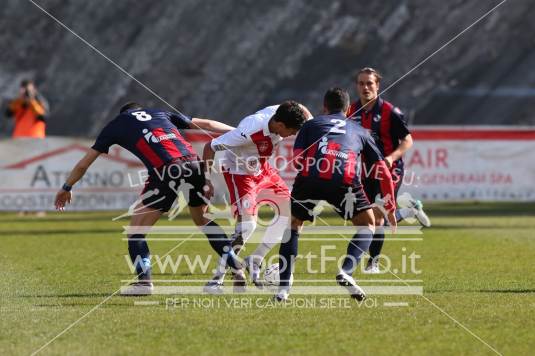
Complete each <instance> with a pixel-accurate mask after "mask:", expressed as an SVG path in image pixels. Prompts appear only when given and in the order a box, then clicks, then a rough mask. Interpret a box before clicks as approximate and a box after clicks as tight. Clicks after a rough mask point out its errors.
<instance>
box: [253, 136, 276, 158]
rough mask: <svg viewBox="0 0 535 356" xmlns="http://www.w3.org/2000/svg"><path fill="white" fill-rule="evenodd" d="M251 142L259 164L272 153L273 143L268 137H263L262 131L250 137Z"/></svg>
mask: <svg viewBox="0 0 535 356" xmlns="http://www.w3.org/2000/svg"><path fill="white" fill-rule="evenodd" d="M251 140H252V141H253V143H254V144H255V145H256V149H257V150H258V155H259V156H260V163H264V162H265V161H266V157H270V156H271V154H272V153H273V142H271V138H270V137H269V136H265V135H264V131H263V130H260V131H258V132H255V133H254V134H252V135H251Z"/></svg>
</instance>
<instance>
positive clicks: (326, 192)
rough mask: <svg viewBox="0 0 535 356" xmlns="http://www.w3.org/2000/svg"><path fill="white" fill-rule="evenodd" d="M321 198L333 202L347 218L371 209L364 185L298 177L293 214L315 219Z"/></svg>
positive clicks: (337, 210)
mask: <svg viewBox="0 0 535 356" xmlns="http://www.w3.org/2000/svg"><path fill="white" fill-rule="evenodd" d="M320 200H325V201H326V202H327V203H329V204H331V205H332V206H333V207H334V208H335V210H336V212H337V213H338V215H340V216H341V217H342V218H343V219H345V220H351V218H352V217H353V216H355V215H357V214H358V213H360V212H361V211H364V210H367V209H371V205H370V202H369V200H368V198H367V197H366V194H365V193H364V189H363V188H362V185H358V186H346V185H341V184H337V183H335V182H333V181H327V180H323V179H320V178H315V177H297V178H296V180H295V182H294V185H293V189H292V216H294V217H296V218H298V219H299V220H302V221H305V220H308V221H314V217H315V215H314V211H313V210H314V207H315V206H316V205H317V204H318V202H319V201H320Z"/></svg>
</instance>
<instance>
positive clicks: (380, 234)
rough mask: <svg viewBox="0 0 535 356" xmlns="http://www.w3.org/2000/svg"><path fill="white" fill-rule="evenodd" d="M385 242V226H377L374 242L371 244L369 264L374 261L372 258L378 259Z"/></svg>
mask: <svg viewBox="0 0 535 356" xmlns="http://www.w3.org/2000/svg"><path fill="white" fill-rule="evenodd" d="M384 242H385V228H384V227H383V226H377V227H376V229H375V234H374V235H373V240H372V243H371V244H370V259H369V261H368V265H369V264H371V263H372V260H374V259H377V256H379V255H380V254H381V250H382V249H383V244H384Z"/></svg>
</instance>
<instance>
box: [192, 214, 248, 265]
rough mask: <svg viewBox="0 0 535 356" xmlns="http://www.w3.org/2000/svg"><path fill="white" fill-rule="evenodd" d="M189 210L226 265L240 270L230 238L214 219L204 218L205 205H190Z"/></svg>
mask: <svg viewBox="0 0 535 356" xmlns="http://www.w3.org/2000/svg"><path fill="white" fill-rule="evenodd" d="M189 212H190V215H191V218H192V220H193V222H194V223H195V225H197V226H198V227H199V228H200V229H201V231H202V232H203V233H204V234H205V235H206V237H207V238H208V242H209V243H210V245H211V246H212V248H213V249H214V251H215V252H217V254H218V255H219V256H221V258H222V259H223V260H224V261H225V262H226V265H227V266H229V267H230V268H233V269H235V270H240V269H241V268H242V267H241V264H240V262H239V261H238V259H237V256H236V254H235V253H234V251H233V250H232V245H231V240H230V239H229V238H228V237H227V235H226V234H225V231H224V230H223V229H222V228H221V226H219V225H218V224H217V223H216V222H215V221H213V220H209V219H207V218H205V216H204V215H205V214H206V212H207V206H206V205H205V204H202V205H198V206H192V205H190V206H189Z"/></svg>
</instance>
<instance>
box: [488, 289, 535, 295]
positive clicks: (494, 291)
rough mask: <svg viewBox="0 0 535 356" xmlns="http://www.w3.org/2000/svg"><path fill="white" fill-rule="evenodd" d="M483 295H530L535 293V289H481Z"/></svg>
mask: <svg viewBox="0 0 535 356" xmlns="http://www.w3.org/2000/svg"><path fill="white" fill-rule="evenodd" d="M478 292H481V293H511V294H528V293H535V289H480V290H478Z"/></svg>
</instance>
